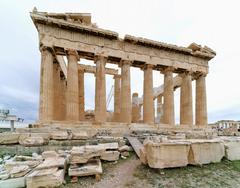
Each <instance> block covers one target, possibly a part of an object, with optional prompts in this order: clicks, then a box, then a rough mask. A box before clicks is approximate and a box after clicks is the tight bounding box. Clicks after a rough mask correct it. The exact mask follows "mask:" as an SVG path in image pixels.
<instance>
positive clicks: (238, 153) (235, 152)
mask: <svg viewBox="0 0 240 188" xmlns="http://www.w3.org/2000/svg"><path fill="white" fill-rule="evenodd" d="M221 139H222V140H223V141H224V147H225V157H226V158H227V159H228V160H230V161H234V160H240V138H239V137H223V138H221Z"/></svg>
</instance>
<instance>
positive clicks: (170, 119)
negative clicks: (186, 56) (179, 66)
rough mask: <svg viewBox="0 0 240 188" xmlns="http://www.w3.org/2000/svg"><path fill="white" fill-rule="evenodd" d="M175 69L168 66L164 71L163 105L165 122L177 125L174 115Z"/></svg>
mask: <svg viewBox="0 0 240 188" xmlns="http://www.w3.org/2000/svg"><path fill="white" fill-rule="evenodd" d="M172 71H173V70H172V69H171V68H168V69H166V70H164V71H163V73H164V93H163V96H164V105H163V120H162V122H163V123H164V124H168V125H172V126H173V125H175V115H174V90H173V89H174V88H173V72H172Z"/></svg>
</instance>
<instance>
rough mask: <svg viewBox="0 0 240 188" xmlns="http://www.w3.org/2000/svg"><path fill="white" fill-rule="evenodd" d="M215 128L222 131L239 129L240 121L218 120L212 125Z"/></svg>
mask: <svg viewBox="0 0 240 188" xmlns="http://www.w3.org/2000/svg"><path fill="white" fill-rule="evenodd" d="M214 127H215V128H217V129H220V130H223V129H229V128H235V129H238V130H239V129H240V121H234V120H220V121H217V122H216V123H215V125H214Z"/></svg>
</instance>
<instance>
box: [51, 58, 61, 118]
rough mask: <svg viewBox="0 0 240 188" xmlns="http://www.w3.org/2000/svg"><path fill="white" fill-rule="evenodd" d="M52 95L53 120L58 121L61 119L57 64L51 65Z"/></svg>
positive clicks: (58, 67) (59, 79) (59, 80)
mask: <svg viewBox="0 0 240 188" xmlns="http://www.w3.org/2000/svg"><path fill="white" fill-rule="evenodd" d="M53 82H54V83H53V87H54V89H53V93H54V98H53V102H54V108H53V114H54V120H60V119H61V108H60V105H61V101H60V100H61V99H60V98H61V96H60V95H61V92H62V91H61V88H60V84H61V78H60V66H59V64H58V63H57V62H54V63H53Z"/></svg>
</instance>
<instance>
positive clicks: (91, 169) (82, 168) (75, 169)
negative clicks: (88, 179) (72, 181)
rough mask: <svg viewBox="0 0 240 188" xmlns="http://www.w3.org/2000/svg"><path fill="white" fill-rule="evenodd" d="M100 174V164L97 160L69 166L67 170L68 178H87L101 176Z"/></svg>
mask: <svg viewBox="0 0 240 188" xmlns="http://www.w3.org/2000/svg"><path fill="white" fill-rule="evenodd" d="M102 172H103V170H102V164H101V161H100V160H99V159H92V160H90V161H89V162H88V163H86V164H82V165H71V166H70V167H69V169H68V175H69V176H89V175H96V174H102Z"/></svg>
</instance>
